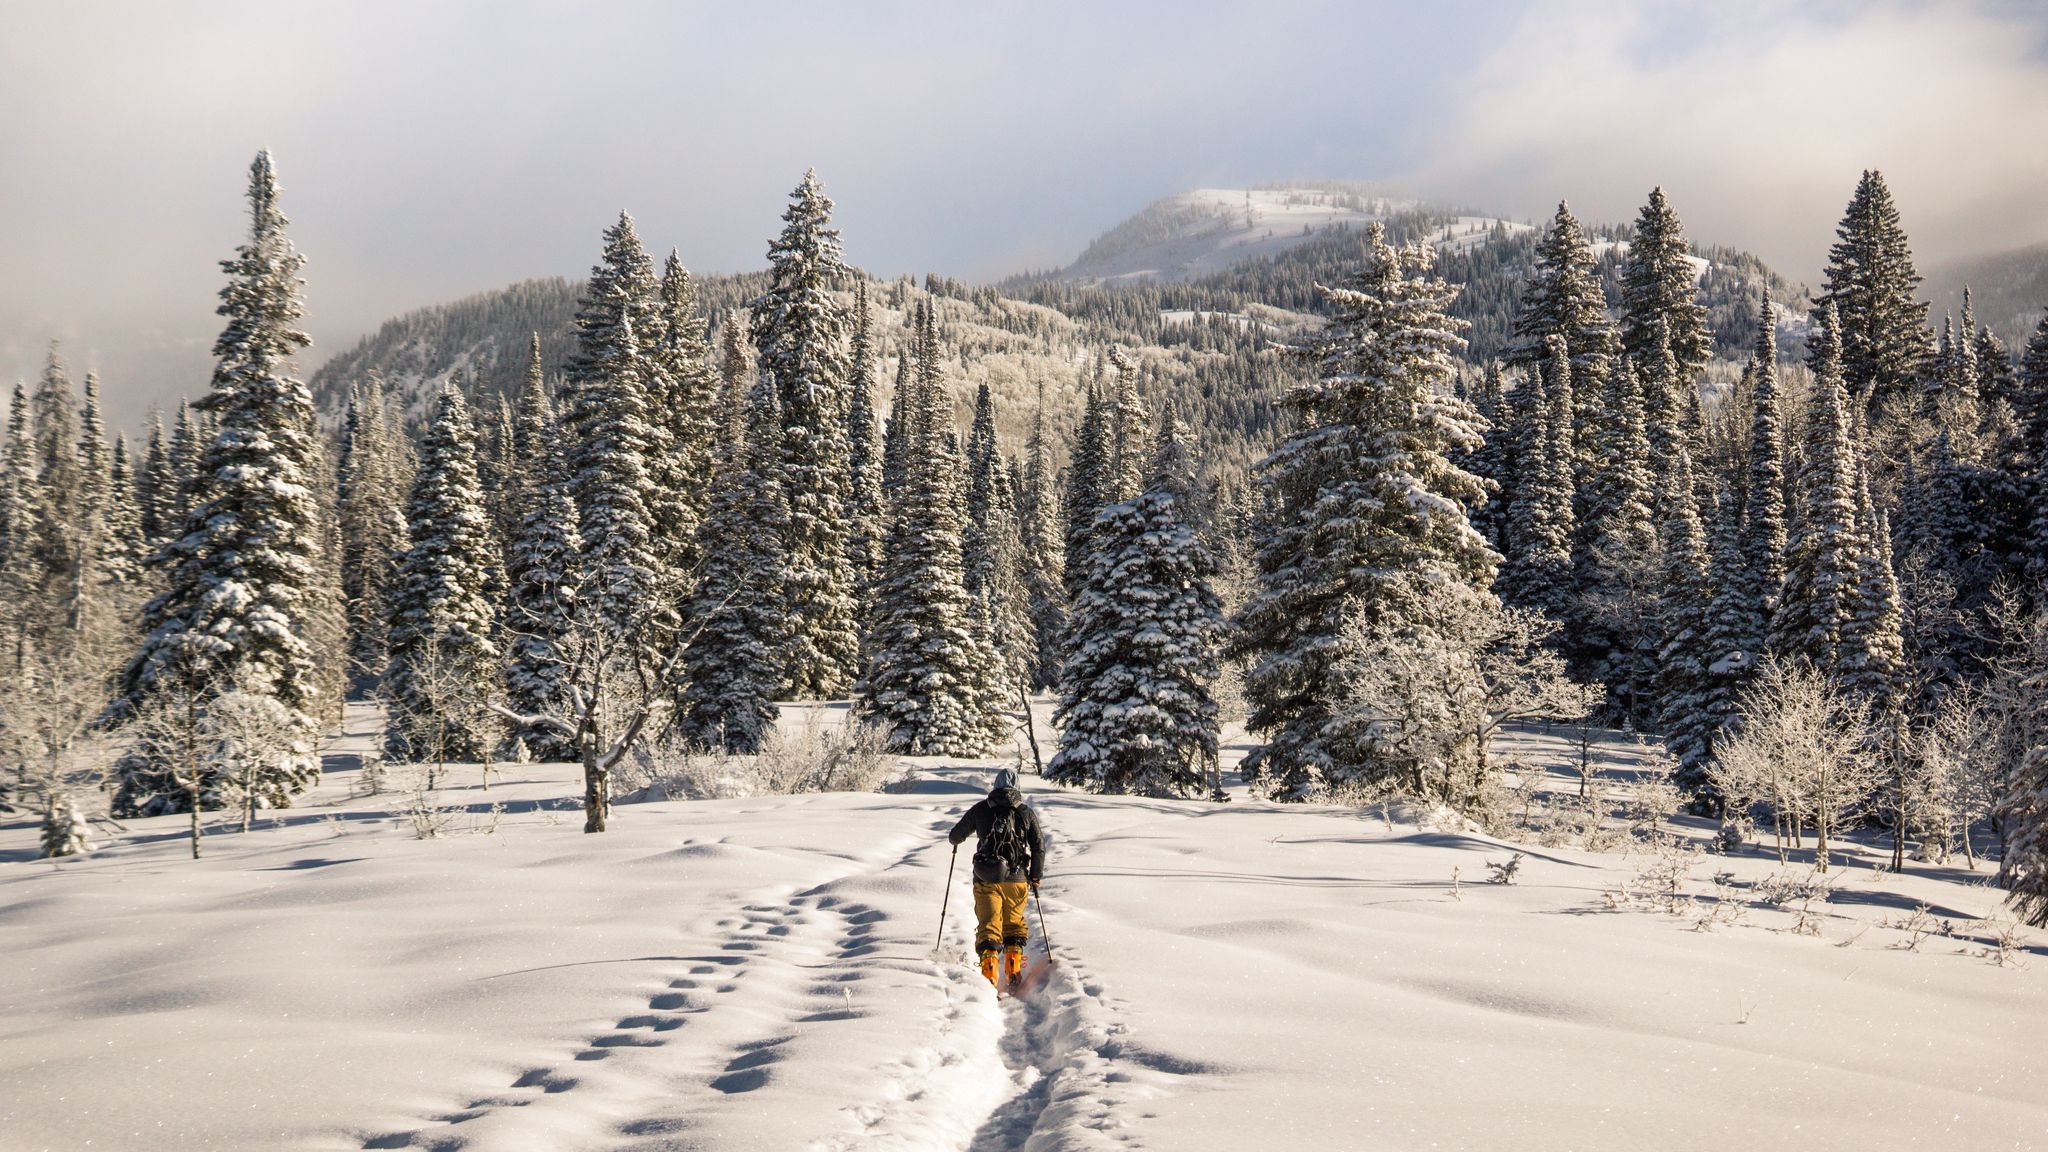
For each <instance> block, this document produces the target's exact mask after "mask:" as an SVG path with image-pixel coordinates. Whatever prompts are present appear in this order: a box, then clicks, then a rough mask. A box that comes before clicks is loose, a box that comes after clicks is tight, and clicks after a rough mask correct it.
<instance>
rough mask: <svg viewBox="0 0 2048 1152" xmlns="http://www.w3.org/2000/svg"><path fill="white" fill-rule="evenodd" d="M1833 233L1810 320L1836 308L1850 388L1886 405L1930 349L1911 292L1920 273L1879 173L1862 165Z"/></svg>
mask: <svg viewBox="0 0 2048 1152" xmlns="http://www.w3.org/2000/svg"><path fill="white" fill-rule="evenodd" d="M1835 236H1836V241H1835V243H1834V245H1833V246H1832V247H1830V248H1829V249H1828V264H1827V269H1826V271H1825V272H1824V273H1823V274H1822V287H1823V291H1822V292H1821V294H1820V296H1819V297H1817V298H1816V299H1815V300H1814V313H1815V318H1816V319H1818V317H1819V313H1820V311H1821V310H1822V309H1825V308H1827V307H1828V306H1830V305H1832V306H1833V307H1834V309H1835V314H1836V316H1837V317H1838V318H1839V320H1840V332H1841V343H1842V378H1843V380H1844V382H1845V383H1846V385H1847V387H1848V389H1849V391H1850V394H1851V395H1852V396H1853V397H1854V398H1855V399H1856V400H1858V401H1860V402H1863V403H1865V404H1866V405H1878V406H1882V405H1887V404H1889V403H1890V402H1892V401H1893V400H1894V399H1895V398H1898V397H1903V396H1909V395H1910V394H1911V391H1912V389H1913V386H1914V383H1915V381H1916V380H1917V379H1918V378H1919V374H1920V369H1921V364H1922V362H1923V361H1924V360H1925V359H1926V357H1927V351H1928V349H1927V305H1926V304H1924V303H1922V302H1921V301H1920V300H1918V299H1917V298H1916V297H1915V295H1914V290H1915V289H1917V288H1918V287H1919V285H1920V274H1919V273H1918V272H1916V271H1914V269H1913V252H1912V249H1911V247H1910V245H1909V244H1908V242H1907V240H1906V231H1905V229H1904V227H1902V226H1901V225H1900V222H1899V209H1898V206H1897V205H1896V204H1894V203H1893V202H1892V194H1891V189H1889V188H1887V187H1886V186H1885V182H1884V176H1883V174H1881V173H1879V172H1877V171H1876V170H1875V169H1866V170H1865V171H1864V173H1863V175H1862V177H1861V178H1860V179H1859V180H1858V181H1857V182H1856V192H1855V195H1853V196H1852V197H1850V200H1849V207H1848V209H1847V210H1846V211H1844V212H1843V214H1842V222H1841V223H1840V224H1839V225H1837V226H1836V228H1835Z"/></svg>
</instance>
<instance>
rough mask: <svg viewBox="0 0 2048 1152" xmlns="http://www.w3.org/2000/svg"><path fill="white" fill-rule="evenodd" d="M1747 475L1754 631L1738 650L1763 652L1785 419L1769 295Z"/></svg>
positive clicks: (1748, 592) (1782, 544)
mask: <svg viewBox="0 0 2048 1152" xmlns="http://www.w3.org/2000/svg"><path fill="white" fill-rule="evenodd" d="M1750 380H1751V387H1750V413H1749V474H1748V485H1747V489H1746V491H1745V492H1744V493H1743V526H1742V564H1743V572H1744V579H1743V592H1744V595H1745V597H1746V598H1747V600H1748V602H1749V606H1748V608H1747V609H1746V611H1747V612H1748V613H1749V614H1750V615H1751V616H1752V618H1753V627H1754V629H1755V631H1754V632H1753V633H1752V634H1751V635H1750V636H1749V637H1748V638H1747V640H1746V642H1745V644H1744V645H1743V648H1742V650H1743V651H1747V652H1753V653H1755V652H1762V651H1764V650H1765V648H1766V639H1765V638H1766V637H1768V636H1770V635H1771V628H1772V624H1771V622H1772V619H1773V617H1774V616H1775V614H1776V613H1777V610H1778V598H1779V596H1780V594H1781V592H1782V590H1783V587H1784V584H1785V563H1786V549H1787V547H1788V545H1789V540H1790V537H1789V536H1788V534H1787V528H1786V525H1785V416H1784V412H1783V411H1782V410H1781V405H1782V403H1783V402H1782V401H1781V400H1780V399H1779V396H1778V328H1777V320H1776V316H1775V313H1773V312H1772V310H1771V293H1770V289H1769V288H1765V289H1764V293H1763V302H1762V304H1761V305H1760V306H1759V308H1758V318H1757V335H1756V352H1755V354H1754V355H1753V356H1752V358H1751V360H1750Z"/></svg>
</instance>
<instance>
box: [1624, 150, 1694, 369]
mask: <svg viewBox="0 0 2048 1152" xmlns="http://www.w3.org/2000/svg"><path fill="white" fill-rule="evenodd" d="M1691 256H1692V253H1691V246H1690V245H1688V244H1687V243H1686V240H1685V226H1684V225H1683V224H1680V223H1679V222H1678V213H1676V212H1674V211H1672V208H1671V202H1670V201H1669V200H1667V199H1665V197H1664V189H1662V188H1652V189H1651V190H1650V199H1649V202H1648V203H1646V204H1644V205H1643V210H1642V211H1641V212H1639V213H1637V215H1636V228H1635V236H1634V238H1633V239H1632V240H1631V241H1630V243H1629V248H1628V256H1627V258H1626V259H1624V260H1623V261H1622V265H1621V346H1622V348H1623V349H1624V350H1625V351H1626V352H1627V353H1628V355H1629V357H1630V358H1631V359H1633V360H1635V361H1636V367H1637V369H1638V371H1640V372H1642V373H1643V375H1644V378H1645V385H1646V387H1650V386H1653V385H1654V383H1656V382H1658V377H1657V376H1656V375H1654V374H1653V370H1654V367H1655V360H1656V358H1657V356H1658V352H1657V339H1658V327H1659V325H1662V326H1663V328H1664V331H1665V337H1664V338H1665V340H1666V341H1667V342H1668V346H1669V348H1670V350H1671V355H1672V357H1673V358H1674V359H1675V360H1676V362H1677V364H1678V374H1677V376H1676V377H1675V378H1673V379H1671V380H1668V381H1663V382H1664V383H1668V384H1672V385H1677V384H1680V383H1683V384H1686V385H1688V386H1689V385H1690V384H1691V382H1692V381H1693V379H1694V378H1695V377H1697V376H1698V375H1699V373H1700V371H1701V369H1703V368H1705V367H1706V366H1707V361H1708V360H1709V359H1711V358H1712V357H1713V354H1714V334H1713V333H1712V332H1711V331H1709V330H1708V329H1707V309H1706V307H1705V306H1704V305H1702V304H1701V303H1700V302H1699V272H1698V269H1697V268H1695V267H1694V265H1693V262H1692V258H1691ZM1651 400H1652V403H1653V404H1658V403H1663V400H1661V399H1659V398H1656V397H1652V398H1651Z"/></svg>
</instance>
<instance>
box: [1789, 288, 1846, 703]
mask: <svg viewBox="0 0 2048 1152" xmlns="http://www.w3.org/2000/svg"><path fill="white" fill-rule="evenodd" d="M1841 349H1842V345H1841V336H1840V332H1839V329H1837V327H1836V325H1835V313H1834V309H1832V308H1830V307H1828V306H1826V305H1823V306H1822V308H1821V316H1820V330H1819V332H1818V334H1817V337H1816V339H1815V343H1814V351H1815V376H1814V382H1813V395H1812V398H1811V400H1810V401H1809V403H1808V407H1807V415H1806V436H1805V443H1804V445H1803V450H1802V451H1801V453H1800V465H1799V484H1798V491H1799V515H1798V517H1797V518H1796V520H1795V523H1796V525H1797V531H1796V533H1795V534H1794V536H1793V538H1792V542H1791V545H1790V547H1789V548H1788V550H1787V553H1786V562H1785V586H1784V594H1783V595H1782V596H1781V597H1780V598H1779V601H1778V608H1777V611H1776V613H1775V614H1774V615H1773V617H1772V620H1771V630H1772V643H1771V646H1772V649H1773V650H1774V651H1776V652H1778V653H1779V654H1781V655H1784V656H1788V657H1793V658H1803V659H1805V660H1806V661H1808V662H1809V663H1811V664H1812V665H1813V666H1814V667H1815V668H1818V669H1820V670H1821V671H1823V672H1825V673H1826V674H1828V676H1829V677H1831V678H1839V677H1840V676H1841V674H1842V673H1843V671H1844V670H1845V669H1846V667H1847V664H1848V661H1849V660H1850V658H1851V655H1850V641H1849V638H1848V636H1847V635H1846V632H1847V629H1848V628H1849V625H1850V620H1851V617H1852V616H1853V615H1854V613H1855V611H1856V600H1857V589H1858V580H1859V573H1858V564H1859V562H1860V560H1861V557H1860V555H1859V552H1860V547H1861V544H1862V535H1861V533H1860V531H1859V526H1858V524H1857V516H1856V476H1857V456H1856V443H1855V439H1854V437H1852V436H1851V434H1850V427H1851V421H1850V415H1849V398H1848V394H1847V391H1846V390H1845V388H1844V384H1843V380H1842V359H1841V355H1842V352H1841Z"/></svg>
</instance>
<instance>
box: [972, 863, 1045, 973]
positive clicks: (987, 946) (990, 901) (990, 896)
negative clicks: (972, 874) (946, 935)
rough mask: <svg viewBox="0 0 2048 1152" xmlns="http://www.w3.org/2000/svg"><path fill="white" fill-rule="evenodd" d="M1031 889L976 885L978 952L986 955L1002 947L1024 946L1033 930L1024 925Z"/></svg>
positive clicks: (1021, 884) (1026, 886) (1016, 885)
mask: <svg viewBox="0 0 2048 1152" xmlns="http://www.w3.org/2000/svg"><path fill="white" fill-rule="evenodd" d="M1030 896H1031V886H1030V885H1029V884H1026V883H1025V882H1024V881H1022V880H1019V881H1017V882H1016V883H1014V884H980V883H977V884H975V886H974V951H975V952H976V953H977V954H979V955H982V956H986V955H988V954H989V953H991V952H994V951H997V950H998V949H1002V948H1018V949H1021V948H1023V947H1024V942H1025V941H1026V940H1027V939H1029V938H1030V929H1029V928H1028V927H1026V925H1025V923H1024V901H1026V900H1027V899H1029V898H1030Z"/></svg>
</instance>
